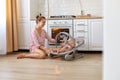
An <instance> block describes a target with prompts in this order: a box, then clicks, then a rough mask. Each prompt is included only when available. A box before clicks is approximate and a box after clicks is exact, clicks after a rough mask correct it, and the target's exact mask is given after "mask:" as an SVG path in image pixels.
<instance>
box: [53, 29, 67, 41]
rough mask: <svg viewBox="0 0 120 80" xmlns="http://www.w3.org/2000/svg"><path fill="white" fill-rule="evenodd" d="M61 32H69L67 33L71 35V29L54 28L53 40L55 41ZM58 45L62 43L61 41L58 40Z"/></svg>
mask: <svg viewBox="0 0 120 80" xmlns="http://www.w3.org/2000/svg"><path fill="white" fill-rule="evenodd" d="M59 32H67V33H68V34H69V28H52V29H51V35H52V38H54V39H55V37H56V35H57V34H58V33H59ZM57 43H60V40H57Z"/></svg>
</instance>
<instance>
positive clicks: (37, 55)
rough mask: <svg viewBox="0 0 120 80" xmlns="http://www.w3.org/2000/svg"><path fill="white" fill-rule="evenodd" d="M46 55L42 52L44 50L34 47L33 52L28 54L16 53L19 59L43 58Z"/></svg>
mask: <svg viewBox="0 0 120 80" xmlns="http://www.w3.org/2000/svg"><path fill="white" fill-rule="evenodd" d="M46 57H47V55H46V54H45V53H44V51H42V50H40V49H35V52H34V53H30V54H25V53H22V54H20V55H18V57H17V59H21V58H33V59H45V58H46Z"/></svg>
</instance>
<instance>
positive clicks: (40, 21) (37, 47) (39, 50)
mask: <svg viewBox="0 0 120 80" xmlns="http://www.w3.org/2000/svg"><path fill="white" fill-rule="evenodd" d="M36 19H37V25H36V26H35V28H34V29H33V30H32V32H31V39H30V52H31V54H25V53H23V54H20V55H18V57H17V58H18V59H20V58H34V59H44V58H46V57H47V53H49V52H50V50H48V49H47V48H45V39H48V41H49V42H52V43H54V42H55V40H54V39H52V38H50V37H49V36H48V34H47V33H46V31H45V30H44V29H42V28H43V27H44V25H45V23H46V18H45V17H43V16H40V17H38V18H36Z"/></svg>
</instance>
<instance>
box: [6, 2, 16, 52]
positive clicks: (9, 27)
mask: <svg viewBox="0 0 120 80" xmlns="http://www.w3.org/2000/svg"><path fill="white" fill-rule="evenodd" d="M17 25H18V24H17V0H6V39H7V40H6V41H7V42H6V43H7V44H6V48H7V52H12V51H17V50H18V26H17Z"/></svg>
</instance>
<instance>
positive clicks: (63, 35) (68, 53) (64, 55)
mask: <svg viewBox="0 0 120 80" xmlns="http://www.w3.org/2000/svg"><path fill="white" fill-rule="evenodd" d="M61 38H62V42H63V43H64V44H65V43H66V42H67V41H68V40H70V39H71V40H73V42H74V47H73V48H72V49H71V50H68V51H66V52H61V53H57V52H50V53H49V54H48V57H49V58H54V57H62V58H63V59H64V60H67V61H71V60H74V59H75V53H76V51H77V48H78V47H80V46H81V45H82V44H84V40H83V39H79V40H78V39H77V38H73V37H72V36H71V35H70V34H68V33H66V32H60V33H58V34H57V35H56V37H55V40H56V44H55V45H56V48H57V47H59V46H58V41H60V40H59V39H61Z"/></svg>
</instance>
